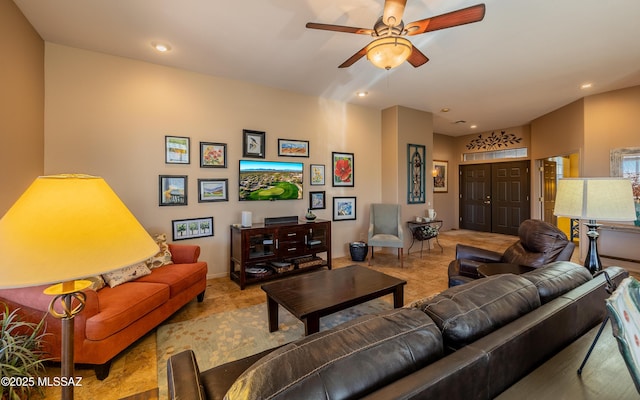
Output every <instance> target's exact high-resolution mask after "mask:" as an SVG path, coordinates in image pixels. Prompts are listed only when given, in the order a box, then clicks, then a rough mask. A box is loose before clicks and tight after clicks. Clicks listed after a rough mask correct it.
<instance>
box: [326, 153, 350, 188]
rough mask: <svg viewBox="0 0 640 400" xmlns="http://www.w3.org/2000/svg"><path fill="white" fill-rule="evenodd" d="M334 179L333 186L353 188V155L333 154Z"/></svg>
mask: <svg viewBox="0 0 640 400" xmlns="http://www.w3.org/2000/svg"><path fill="white" fill-rule="evenodd" d="M331 158H332V160H333V163H332V166H333V179H332V181H331V184H332V186H351V187H353V183H354V180H353V163H354V161H353V153H337V152H332V153H331Z"/></svg>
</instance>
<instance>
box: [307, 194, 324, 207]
mask: <svg viewBox="0 0 640 400" xmlns="http://www.w3.org/2000/svg"><path fill="white" fill-rule="evenodd" d="M309 208H310V209H311V210H324V209H325V208H326V204H325V192H324V191H322V192H309Z"/></svg>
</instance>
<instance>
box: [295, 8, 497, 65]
mask: <svg viewBox="0 0 640 400" xmlns="http://www.w3.org/2000/svg"><path fill="white" fill-rule="evenodd" d="M406 3H407V0H385V2H384V11H383V14H382V16H381V17H380V18H378V21H377V22H376V23H375V25H374V26H373V29H366V28H355V27H351V26H342V25H331V24H319V23H315V22H309V23H307V25H306V26H307V28H311V29H321V30H326V31H335V32H344V33H356V34H359V35H371V36H372V37H374V38H375V40H374V41H372V42H371V43H369V44H368V45H367V46H365V47H363V48H362V49H361V50H360V51H358V52H357V53H356V54H354V55H353V56H351V57H350V58H349V59H348V60H347V61H345V62H343V63H342V64H340V65H339V66H338V68H346V67H350V66H351V65H353V64H354V63H355V62H356V61H358V60H359V59H360V58H362V57H364V56H365V55H366V56H367V59H369V61H371V62H372V63H373V64H374V65H375V66H377V67H380V68H384V69H391V68H395V67H397V66H398V65H400V64H402V63H403V62H404V61H408V62H409V64H411V65H413V66H414V67H419V66H421V65H423V64H424V63H426V62H427V61H429V59H428V58H427V56H425V55H424V54H423V53H422V52H421V51H420V50H418V49H417V48H415V47H413V45H412V44H411V42H410V41H409V40H408V39H406V38H405V37H404V36H414V35H419V34H421V33H426V32H431V31H436V30H439V29H446V28H451V27H454V26H458V25H464V24H470V23H472V22H478V21H482V19H483V18H484V11H485V5H484V4H476V5H475V6H471V7H467V8H463V9H460V10H456V11H452V12H449V13H446V14H442V15H438V16H436V17H431V18H425V19H422V20H419V21H414V22H411V23H409V24H407V25H405V24H404V21H402V14H403V13H404V7H405V5H406Z"/></svg>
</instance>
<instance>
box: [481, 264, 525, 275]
mask: <svg viewBox="0 0 640 400" xmlns="http://www.w3.org/2000/svg"><path fill="white" fill-rule="evenodd" d="M534 269H535V268H533V267H527V266H526V265H517V264H509V263H488V264H482V265H481V266H479V267H478V274H480V276H484V277H487V276H491V275H498V274H515V275H520V274H524V273H525V272H529V271H533V270H534Z"/></svg>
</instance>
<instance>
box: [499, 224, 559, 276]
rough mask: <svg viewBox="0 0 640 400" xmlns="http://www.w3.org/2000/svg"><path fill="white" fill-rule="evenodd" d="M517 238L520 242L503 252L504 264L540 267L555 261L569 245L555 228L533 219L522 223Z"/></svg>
mask: <svg viewBox="0 0 640 400" xmlns="http://www.w3.org/2000/svg"><path fill="white" fill-rule="evenodd" d="M518 236H519V237H520V241H519V242H518V243H515V244H514V245H512V246H510V247H509V248H508V249H507V250H506V251H505V252H504V255H503V260H504V261H505V262H508V263H511V264H520V265H528V266H531V267H540V266H542V265H545V264H547V263H548V262H549V261H551V260H555V259H556V258H557V257H558V256H559V255H560V253H561V252H562V251H563V250H564V249H565V247H567V244H568V243H569V239H567V235H565V233H564V232H562V231H561V230H560V229H558V228H557V227H556V226H554V225H552V224H550V223H548V222H544V221H540V220H534V219H527V220H525V221H522V223H521V224H520V226H519V227H518ZM527 253H530V254H527Z"/></svg>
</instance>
